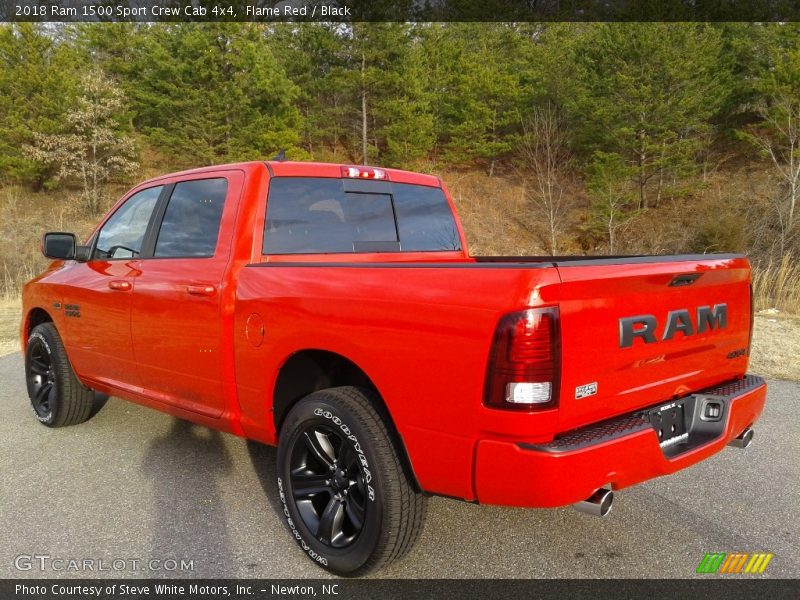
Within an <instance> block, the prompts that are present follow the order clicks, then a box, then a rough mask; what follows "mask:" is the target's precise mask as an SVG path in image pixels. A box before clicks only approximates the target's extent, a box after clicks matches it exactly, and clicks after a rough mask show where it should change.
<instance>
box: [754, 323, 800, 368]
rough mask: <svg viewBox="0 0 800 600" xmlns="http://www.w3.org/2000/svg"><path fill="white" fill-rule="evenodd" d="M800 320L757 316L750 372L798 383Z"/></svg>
mask: <svg viewBox="0 0 800 600" xmlns="http://www.w3.org/2000/svg"><path fill="white" fill-rule="evenodd" d="M798 357H800V318H797V317H789V316H779V315H769V316H768V315H758V316H756V323H755V329H754V330H753V347H752V349H751V352H750V371H751V372H753V373H756V374H758V375H763V376H766V377H776V378H778V379H791V380H794V381H800V358H798Z"/></svg>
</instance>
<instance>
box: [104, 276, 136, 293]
mask: <svg viewBox="0 0 800 600" xmlns="http://www.w3.org/2000/svg"><path fill="white" fill-rule="evenodd" d="M108 287H109V289H112V290H117V291H120V292H128V291H130V289H131V282H130V281H124V280H122V279H114V280H113V281H109V282H108Z"/></svg>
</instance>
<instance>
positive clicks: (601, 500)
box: [572, 488, 614, 517]
mask: <svg viewBox="0 0 800 600" xmlns="http://www.w3.org/2000/svg"><path fill="white" fill-rule="evenodd" d="M613 503H614V492H612V491H611V490H607V489H605V488H600V489H599V490H596V491H595V493H594V494H592V495H591V496H589V497H588V498H587V499H586V500H582V501H581V502H576V503H575V504H573V505H572V507H573V508H574V509H575V510H577V511H578V512H582V513H586V514H587V515H593V516H595V517H605V516H606V515H607V514H608V513H610V512H611V506H612V504H613Z"/></svg>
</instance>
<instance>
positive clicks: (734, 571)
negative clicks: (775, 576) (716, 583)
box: [697, 552, 774, 575]
mask: <svg viewBox="0 0 800 600" xmlns="http://www.w3.org/2000/svg"><path fill="white" fill-rule="evenodd" d="M773 556H774V555H773V554H768V553H766V552H755V553H753V554H750V553H749V552H732V553H730V554H728V553H725V552H713V553H709V554H706V555H705V556H704V557H703V560H701V561H700V565H699V566H698V567H697V572H698V573H716V574H719V575H740V574H751V575H760V574H761V573H763V572H764V571H766V570H767V565H768V564H769V561H771V560H772V557H773Z"/></svg>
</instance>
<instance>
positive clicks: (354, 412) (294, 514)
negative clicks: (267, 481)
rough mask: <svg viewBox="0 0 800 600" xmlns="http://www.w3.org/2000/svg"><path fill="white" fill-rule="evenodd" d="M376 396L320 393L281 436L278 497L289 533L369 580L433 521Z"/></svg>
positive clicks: (298, 409) (322, 560)
mask: <svg viewBox="0 0 800 600" xmlns="http://www.w3.org/2000/svg"><path fill="white" fill-rule="evenodd" d="M371 399H374V396H373V394H372V393H371V392H370V391H368V390H362V389H359V388H355V387H339V388H331V389H327V390H321V391H318V392H314V393H313V394H310V395H308V396H306V397H305V398H303V399H302V400H300V401H299V402H298V403H297V404H296V405H295V406H294V407H293V408H292V409H291V410H290V411H289V414H288V415H287V416H286V419H285V420H284V423H283V426H282V427H281V431H280V441H279V443H278V457H277V462H278V466H277V473H278V493H279V496H280V500H281V504H282V507H283V513H284V515H285V517H286V523H287V525H288V527H289V531H290V532H291V534H292V537H294V538H295V540H296V541H297V543H298V544H299V545H300V547H301V548H302V549H303V551H304V552H305V553H306V555H307V556H308V557H309V558H311V560H313V561H314V562H316V563H317V564H318V565H320V566H321V567H323V568H325V569H327V570H328V571H331V572H333V573H336V574H337V575H343V576H357V575H364V574H366V573H368V572H370V571H374V570H376V569H379V568H381V567H383V566H386V565H388V564H389V563H391V562H392V561H394V560H396V559H398V558H400V557H402V556H404V555H405V554H406V553H407V552H408V551H409V550H410V549H411V547H412V546H413V545H414V542H416V540H417V538H418V537H419V533H420V531H421V530H422V525H423V522H424V520H425V512H426V508H427V499H426V498H425V497H424V496H423V495H422V494H420V493H417V492H416V490H415V489H414V487H413V486H412V484H411V482H410V481H409V478H408V476H407V475H406V472H405V470H404V469H403V463H402V461H401V459H400V456H401V455H400V452H399V450H398V447H397V444H396V443H395V442H396V440H394V439H393V437H392V435H391V434H390V433H389V430H388V429H387V427H386V422H385V421H384V420H383V419H382V418H381V416H380V414H379V413H378V411H377V410H376V408H375V407H376V406H377V404H373V403H372V402H371ZM359 523H360V526H359Z"/></svg>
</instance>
